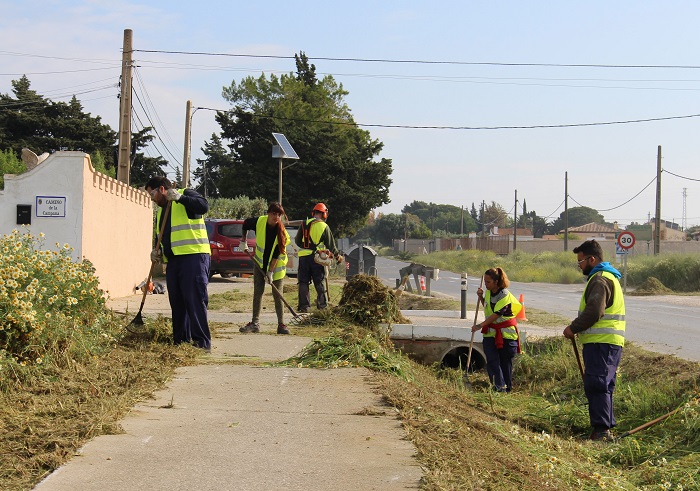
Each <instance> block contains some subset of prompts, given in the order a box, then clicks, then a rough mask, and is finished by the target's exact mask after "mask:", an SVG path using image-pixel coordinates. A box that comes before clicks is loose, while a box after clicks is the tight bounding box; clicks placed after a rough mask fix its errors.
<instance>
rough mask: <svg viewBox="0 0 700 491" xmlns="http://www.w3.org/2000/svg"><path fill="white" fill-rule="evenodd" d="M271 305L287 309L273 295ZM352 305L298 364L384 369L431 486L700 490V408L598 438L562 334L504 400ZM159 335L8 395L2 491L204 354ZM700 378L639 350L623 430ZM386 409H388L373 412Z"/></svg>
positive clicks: (1, 412) (103, 429)
mask: <svg viewBox="0 0 700 491" xmlns="http://www.w3.org/2000/svg"><path fill="white" fill-rule="evenodd" d="M292 288H293V287H292ZM336 291H337V292H338V293H339V291H340V290H336ZM286 293H287V291H286V289H285V294H286ZM251 295H252V291H247V292H246V293H244V294H242V297H241V298H240V299H238V300H237V301H240V302H242V304H245V306H246V307H245V311H248V310H249V308H250V304H251ZM291 295H293V293H290V296H291ZM332 295H333V293H332ZM214 297H215V296H214ZM402 297H404V295H402ZM406 297H407V298H408V297H409V296H408V295H406ZM268 300H269V302H270V304H269V305H270V308H273V307H272V303H271V302H272V299H271V296H269V295H268ZM435 300H436V299H432V300H426V299H425V298H424V297H419V298H418V299H416V302H419V303H416V305H421V308H429V307H430V306H431V305H433V306H435V305H441V306H440V307H439V308H444V307H443V306H442V305H443V304H441V303H440V302H439V301H435ZM424 302H427V303H424ZM290 303H291V302H290ZM338 311H339V309H328V310H327V311H323V312H320V313H316V314H314V316H312V317H311V319H314V320H313V321H312V320H311V319H310V321H309V323H308V325H306V326H303V327H299V328H298V329H294V330H293V332H295V333H299V334H304V335H312V336H316V335H318V337H319V338H320V339H321V340H320V341H317V344H315V345H314V346H313V347H312V348H311V349H308V350H307V357H306V358H304V357H300V358H298V359H292V360H289V363H294V364H295V365H298V364H299V363H302V364H303V365H304V366H319V367H323V368H332V367H341V366H367V367H370V368H372V369H373V370H375V372H376V377H377V379H378V381H379V390H380V391H381V393H382V394H383V395H384V397H385V399H386V402H387V403H388V404H390V405H391V406H393V407H395V408H397V409H398V411H399V416H400V418H401V420H402V422H403V425H404V428H405V429H406V432H407V434H408V437H409V438H410V439H411V441H412V442H413V443H414V445H415V446H416V449H417V458H418V460H419V461H420V464H421V466H422V468H423V470H424V478H423V482H422V486H421V488H422V489H426V490H448V489H454V490H519V491H526V490H537V491H542V490H545V489H553V490H563V489H601V488H604V487H605V488H608V489H610V488H612V489H629V490H632V489H652V487H651V486H652V485H653V484H654V483H663V482H673V483H674V485H676V484H681V481H682V480H683V479H686V480H685V481H684V483H685V488H684V489H697V487H696V488H694V487H693V486H694V485H696V484H697V478H698V469H697V468H698V464H700V459H699V458H698V457H697V456H698V455H699V454H698V443H697V439H698V435H699V434H700V429H698V426H700V423H699V422H698V421H699V420H698V418H697V416H695V419H692V417H691V412H690V411H694V410H695V409H693V408H692V407H691V408H690V409H689V411H688V412H686V414H684V415H683V417H682V418H681V417H678V418H672V419H671V420H670V421H668V422H666V423H664V424H663V425H658V426H657V427H653V428H651V429H649V430H645V431H644V432H640V433H638V434H635V436H634V437H628V438H626V439H624V440H622V442H621V443H619V444H614V445H611V446H609V447H606V446H601V445H600V444H597V443H591V442H588V441H585V440H584V435H585V432H586V431H587V429H588V428H587V411H586V408H585V406H583V405H582V403H583V402H584V401H585V397H584V395H583V390H582V388H581V386H580V385H581V381H580V375H579V374H578V369H577V367H576V365H575V362H574V361H573V359H572V356H571V353H570V352H569V351H570V349H569V350H567V348H570V345H567V344H565V343H562V342H561V340H559V342H557V340H549V341H543V342H540V343H538V344H536V345H534V346H533V345H530V350H529V352H528V354H527V355H524V356H523V357H521V358H520V359H519V360H518V363H517V365H516V369H515V372H514V377H515V379H516V383H517V386H516V387H515V391H514V392H513V393H511V394H507V395H504V394H497V393H494V392H492V391H491V390H490V389H489V386H488V381H487V380H486V377H485V375H484V374H483V373H477V374H473V375H470V380H469V382H470V383H465V380H464V378H463V376H462V373H461V372H459V371H456V370H442V369H439V368H437V367H425V366H421V365H418V364H416V363H414V362H412V361H410V360H408V359H407V358H406V357H404V356H402V355H401V354H399V353H397V352H395V351H394V350H393V349H391V346H390V345H389V344H387V343H386V339H381V338H378V337H376V336H367V335H366V334H367V332H368V331H367V329H363V328H359V327H358V326H352V325H350V324H349V323H348V322H347V321H345V320H342V319H338V317H337V315H336V312H338ZM538 315H542V316H543V318H546V315H545V314H544V313H541V314H540V313H537V312H532V313H531V312H530V310H528V318H530V319H531V322H533V323H534V319H537V316H538ZM542 322H543V321H542V319H538V322H537V323H538V325H542ZM147 327H148V330H147V332H148V333H149V334H150V339H145V338H143V337H129V338H126V339H124V340H122V342H120V344H119V345H118V346H117V347H116V348H115V349H114V350H112V351H111V352H110V353H109V354H107V355H104V356H99V357H94V358H92V359H90V360H88V361H85V362H83V363H80V364H79V363H69V364H68V365H67V367H65V369H63V370H60V371H58V370H57V371H55V372H54V373H50V374H48V375H49V376H48V377H46V376H44V377H35V378H31V377H28V376H25V377H24V378H23V379H22V380H24V381H25V382H24V383H23V385H22V386H18V387H17V388H16V390H12V391H9V392H6V393H2V394H0V397H1V398H2V399H1V400H0V429H1V430H2V432H3V438H2V439H0V453H1V454H2V456H3V457H2V459H1V460H0V489H29V488H31V487H32V486H33V485H34V483H36V482H37V481H38V480H39V479H41V478H42V477H43V476H44V475H46V474H47V473H48V472H50V471H51V470H53V469H54V468H56V467H58V466H59V465H61V464H62V463H63V462H65V461H66V460H67V459H68V458H70V457H71V456H72V455H73V454H74V453H75V451H76V450H77V449H78V448H80V447H81V446H82V445H83V444H84V443H85V441H86V440H88V439H89V438H92V437H94V436H96V435H99V434H109V433H117V432H119V431H121V430H120V428H119V426H118V420H119V419H120V418H121V417H122V416H123V415H124V414H125V413H126V412H127V411H128V410H129V409H130V408H131V407H132V406H133V405H134V404H135V403H136V402H137V401H138V400H142V399H145V398H148V397H150V396H151V394H152V393H153V392H154V391H155V390H157V389H158V388H160V387H162V385H163V384H164V383H165V382H166V381H167V380H168V379H169V378H170V376H171V374H172V373H173V370H174V369H175V368H176V367H177V366H181V365H187V364H191V363H192V362H193V361H194V360H195V358H196V356H197V355H196V354H197V350H195V349H193V348H190V347H179V348H175V347H173V346H170V345H168V341H169V339H168V334H167V323H166V322H165V320H164V319H156V320H155V321H153V322H152V323H150V322H149V325H148V326H147ZM211 327H212V330H213V331H214V332H217V331H223V330H225V329H229V328H230V326H229V325H227V324H223V323H219V324H212V326H211ZM207 362H211V361H207ZM235 363H257V360H253V359H248V360H236V361H235ZM45 375H46V374H45ZM699 379H700V367H699V366H698V364H693V363H689V362H685V361H682V360H678V359H676V358H674V357H670V356H663V355H658V354H654V353H648V352H645V351H643V350H639V349H637V348H635V347H634V346H630V347H628V348H625V354H624V356H623V362H622V365H621V367H620V378H619V381H618V388H617V391H616V404H617V411H618V420H619V422H620V427H619V428H618V430H619V431H620V432H621V431H624V430H629V429H632V428H634V427H636V426H637V425H638V424H641V423H642V422H645V421H648V420H650V419H652V417H655V416H658V415H661V414H663V413H665V412H666V411H668V410H670V409H673V408H675V407H677V406H678V404H679V403H682V402H683V400H687V399H688V395H689V394H692V393H693V391H695V392H697V390H698V380H699ZM375 411H378V412H381V411H382V409H381V408H366V409H365V410H364V411H363V413H366V414H373V413H374V412H375ZM693 425H694V426H693ZM662 457H663V459H664V462H666V459H667V458H668V462H667V463H665V464H663V465H664V466H665V467H663V466H662V465H661V464H655V462H660V459H661V458H662ZM682 476H687V477H682ZM654 489H656V488H654ZM659 489H660V488H659ZM673 489H680V488H673Z"/></svg>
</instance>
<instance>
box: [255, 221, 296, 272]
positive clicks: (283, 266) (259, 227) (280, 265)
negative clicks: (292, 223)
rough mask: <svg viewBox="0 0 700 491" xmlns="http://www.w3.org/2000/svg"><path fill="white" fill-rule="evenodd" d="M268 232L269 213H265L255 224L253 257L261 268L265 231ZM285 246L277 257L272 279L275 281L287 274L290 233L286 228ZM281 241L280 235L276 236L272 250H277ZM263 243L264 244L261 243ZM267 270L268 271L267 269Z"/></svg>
mask: <svg viewBox="0 0 700 491" xmlns="http://www.w3.org/2000/svg"><path fill="white" fill-rule="evenodd" d="M266 232H267V215H263V216H261V217H259V218H258V221H257V223H256V224H255V257H254V258H253V259H254V260H255V262H256V263H258V266H260V269H262V267H263V253H264V252H265V240H266V239H265V233H266ZM284 234H285V239H284V248H285V252H284V253H282V254H280V255H279V257H278V258H277V263H276V264H275V269H274V270H273V271H272V279H273V280H274V281H276V280H279V279H280V278H284V276H285V275H286V274H287V252H286V250H287V244H289V242H290V239H289V233H288V232H287V230H286V229H285V231H284ZM278 243H279V237H277V236H275V241H274V242H273V244H272V250H273V251H274V250H275V247H277V244H278ZM261 244H262V245H261ZM270 259H272V253H270ZM266 272H267V271H266Z"/></svg>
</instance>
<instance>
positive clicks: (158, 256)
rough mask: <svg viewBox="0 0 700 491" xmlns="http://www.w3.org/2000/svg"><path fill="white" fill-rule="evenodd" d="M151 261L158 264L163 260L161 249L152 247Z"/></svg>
mask: <svg viewBox="0 0 700 491" xmlns="http://www.w3.org/2000/svg"><path fill="white" fill-rule="evenodd" d="M151 262H152V263H153V264H160V263H162V262H163V251H162V250H161V249H153V250H152V251H151Z"/></svg>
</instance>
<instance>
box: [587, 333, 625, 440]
mask: <svg viewBox="0 0 700 491" xmlns="http://www.w3.org/2000/svg"><path fill="white" fill-rule="evenodd" d="M620 358H622V346H616V345H613V344H606V343H587V344H584V345H583V363H584V365H585V367H586V368H585V370H584V372H583V389H584V391H585V392H586V398H587V399H588V415H589V417H590V419H591V426H592V427H593V428H594V429H596V430H602V429H606V428H612V427H614V426H615V424H616V421H615V413H614V412H613V392H614V391H615V380H616V378H617V366H618V365H619V364H620Z"/></svg>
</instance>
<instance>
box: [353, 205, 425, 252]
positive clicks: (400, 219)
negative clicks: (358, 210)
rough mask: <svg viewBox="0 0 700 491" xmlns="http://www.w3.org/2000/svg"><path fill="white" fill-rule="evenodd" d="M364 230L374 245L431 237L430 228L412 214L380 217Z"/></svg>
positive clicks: (390, 214) (391, 214)
mask: <svg viewBox="0 0 700 491" xmlns="http://www.w3.org/2000/svg"><path fill="white" fill-rule="evenodd" d="M362 230H363V231H364V232H365V234H366V237H367V238H369V239H370V240H371V241H372V242H373V243H375V244H382V245H387V246H390V245H392V243H393V239H398V238H404V237H406V238H408V239H427V238H429V237H430V230H429V229H428V227H426V226H425V224H424V223H423V222H422V221H421V220H420V218H418V217H417V216H415V215H412V214H410V213H402V214H401V215H397V214H395V213H389V214H388V215H380V216H379V217H377V219H376V220H375V221H374V223H373V224H372V225H367V226H366V227H365V228H363V229H362ZM358 238H359V237H358V236H356V237H355V238H354V239H355V240H357V239H358Z"/></svg>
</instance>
